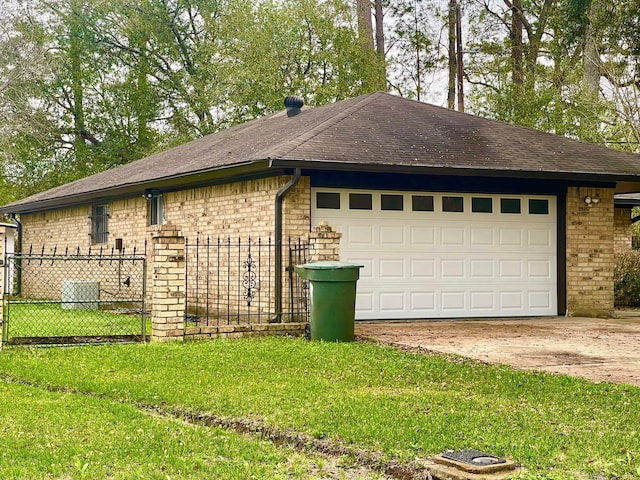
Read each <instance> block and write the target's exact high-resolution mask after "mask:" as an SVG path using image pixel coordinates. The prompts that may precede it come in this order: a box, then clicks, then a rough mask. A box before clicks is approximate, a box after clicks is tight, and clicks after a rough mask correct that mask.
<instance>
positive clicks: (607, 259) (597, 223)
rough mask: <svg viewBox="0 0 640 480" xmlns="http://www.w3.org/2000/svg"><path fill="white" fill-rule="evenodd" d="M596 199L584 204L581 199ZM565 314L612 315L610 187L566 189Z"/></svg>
mask: <svg viewBox="0 0 640 480" xmlns="http://www.w3.org/2000/svg"><path fill="white" fill-rule="evenodd" d="M587 195H589V196H591V197H592V198H598V199H599V203H597V204H595V205H593V204H592V206H591V207H589V206H587V205H586V204H585V202H584V198H585V197H586V196H587ZM566 240H567V314H568V315H569V316H583V315H584V316H597V317H607V316H611V315H612V314H613V262H614V208H613V190H612V189H606V188H585V187H570V188H569V189H568V192H567V238H566Z"/></svg>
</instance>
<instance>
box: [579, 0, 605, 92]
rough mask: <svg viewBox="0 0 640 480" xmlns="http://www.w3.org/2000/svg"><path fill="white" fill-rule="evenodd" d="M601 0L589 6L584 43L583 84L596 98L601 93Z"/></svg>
mask: <svg viewBox="0 0 640 480" xmlns="http://www.w3.org/2000/svg"><path fill="white" fill-rule="evenodd" d="M599 4H600V0H593V1H592V2H591V6H590V7H589V12H588V14H587V19H588V20H589V26H588V27H587V31H586V34H585V44H584V72H583V77H582V86H583V88H584V90H585V92H586V93H587V95H589V96H591V97H592V98H594V99H597V98H598V94H599V93H600V75H601V73H602V72H601V65H600V52H599V51H598V25H597V20H596V18H597V12H598V8H599V6H600V5H599Z"/></svg>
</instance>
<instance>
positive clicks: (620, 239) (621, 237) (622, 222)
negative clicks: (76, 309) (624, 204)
mask: <svg viewBox="0 0 640 480" xmlns="http://www.w3.org/2000/svg"><path fill="white" fill-rule="evenodd" d="M613 248H614V250H615V252H616V253H618V252H626V251H627V250H629V249H631V209H630V208H615V209H614V211H613Z"/></svg>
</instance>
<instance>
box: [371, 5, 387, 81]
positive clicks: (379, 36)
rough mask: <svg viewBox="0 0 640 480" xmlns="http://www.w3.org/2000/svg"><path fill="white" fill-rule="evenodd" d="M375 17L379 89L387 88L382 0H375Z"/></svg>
mask: <svg viewBox="0 0 640 480" xmlns="http://www.w3.org/2000/svg"><path fill="white" fill-rule="evenodd" d="M374 7H375V10H374V11H375V19H376V53H377V55H378V69H379V78H378V83H379V89H380V90H384V91H386V90H387V65H386V61H385V47H384V13H383V11H382V0H375V3H374Z"/></svg>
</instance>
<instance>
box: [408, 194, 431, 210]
mask: <svg viewBox="0 0 640 480" xmlns="http://www.w3.org/2000/svg"><path fill="white" fill-rule="evenodd" d="M411 209H412V210H413V211H414V212H433V195H412V196H411Z"/></svg>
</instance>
